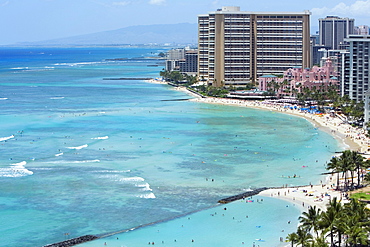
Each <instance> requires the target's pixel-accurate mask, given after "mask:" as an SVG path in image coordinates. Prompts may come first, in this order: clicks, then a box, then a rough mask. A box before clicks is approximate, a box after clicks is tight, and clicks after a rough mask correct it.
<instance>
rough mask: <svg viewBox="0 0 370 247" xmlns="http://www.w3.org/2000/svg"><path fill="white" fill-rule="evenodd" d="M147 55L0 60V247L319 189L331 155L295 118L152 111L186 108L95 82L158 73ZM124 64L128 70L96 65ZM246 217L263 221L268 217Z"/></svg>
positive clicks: (197, 107)
mask: <svg viewBox="0 0 370 247" xmlns="http://www.w3.org/2000/svg"><path fill="white" fill-rule="evenodd" d="M158 51H162V49H157V48H155V49H154V48H153V49H149V48H146V49H142V48H125V49H118V48H70V49H67V48H63V49H55V48H48V49H43V48H37V49H30V48H25V49H10V48H9V49H2V50H1V51H0V52H1V55H2V56H0V57H1V61H0V98H1V99H3V100H1V101H0V111H1V113H2V114H1V115H0V126H1V128H0V151H1V154H2V155H1V156H0V188H1V189H0V207H1V211H0V222H1V223H0V224H1V227H0V245H2V244H3V243H6V245H4V246H19V244H20V243H22V246H42V245H44V244H48V243H52V242H58V241H62V240H64V239H65V238H66V236H68V237H78V236H81V235H85V234H102V233H107V232H113V231H118V230H122V229H129V228H132V227H137V226H139V225H142V224H147V223H150V222H154V221H158V220H163V219H168V218H172V217H176V216H178V215H182V214H184V213H188V212H193V211H195V210H199V209H203V208H207V207H209V206H213V205H215V204H216V202H217V201H218V200H219V199H221V198H224V197H227V196H230V195H234V194H238V193H241V192H243V191H245V190H247V189H249V188H256V187H264V186H282V185H286V184H288V185H303V184H309V183H310V182H311V183H316V182H318V181H319V180H321V179H323V178H322V177H320V174H321V173H322V172H323V171H324V164H325V162H326V161H327V160H329V159H330V157H331V156H332V155H333V153H334V152H335V151H338V149H340V147H339V146H338V143H337V142H336V141H335V140H334V139H333V138H332V137H331V136H330V135H328V134H326V133H323V132H321V131H318V130H317V129H315V128H314V126H313V125H312V124H311V123H309V122H308V121H306V120H304V119H302V118H297V117H293V116H289V115H284V114H279V113H275V112H270V111H262V110H255V109H246V108H241V107H231V106H218V105H208V104H201V103H196V102H189V101H163V100H171V99H183V98H189V97H190V96H189V95H186V94H184V93H183V92H180V91H176V90H173V89H172V88H171V87H170V86H165V85H157V84H148V83H145V82H142V81H122V80H103V78H107V77H117V78H119V77H155V76H157V75H158V71H159V70H161V67H148V66H147V65H153V64H157V63H160V61H158V60H147V59H144V57H145V56H150V55H153V54H152V53H155V52H158ZM130 57H135V58H136V59H126V60H115V61H111V60H109V61H107V60H105V59H107V58H130ZM294 174H296V178H293V175H294ZM267 200H268V199H266V202H267ZM276 203H278V202H276ZM266 204H267V203H266ZM274 204H275V203H274ZM285 204H286V203H284V202H282V203H281V207H284V205H285ZM236 205H237V203H236ZM251 205H253V204H251ZM256 205H257V204H256ZM243 206H245V205H244V204H243ZM248 206H249V204H248ZM257 208H258V209H256V210H253V211H256V212H258V213H259V214H262V215H266V212H268V211H270V210H272V208H270V209H267V211H266V209H262V206H261V205H260V206H259V207H257ZM237 211H239V210H235V212H237ZM207 214H208V213H207V212H205V213H204V215H205V216H204V217H206V215H207ZM200 215H201V216H200V217H198V216H197V217H196V218H200V219H203V216H202V215H203V212H202V213H201V214H200ZM296 215H297V212H294V213H292V214H291V218H293V216H294V217H296ZM206 218H207V219H208V217H206ZM212 219H213V218H212ZM214 219H216V218H214ZM178 220H181V219H178ZM285 220H286V219H284V220H283V221H285ZM171 222H172V221H169V222H168V224H172V223H171ZM251 222H252V223H251V226H253V225H256V223H257V222H254V221H252V220H251ZM222 224H224V223H222ZM231 224H232V223H231ZM243 224H244V223H243ZM153 227H154V226H153ZM155 227H156V226H155ZM158 227H159V226H158ZM160 227H161V229H162V231H165V229H166V227H162V225H161V226H160ZM197 227H199V228H200V229H202V226H200V225H199V226H197ZM144 229H145V228H143V229H141V230H140V231H145V232H146V231H149V230H144ZM169 230H170V229H169ZM277 230H278V229H274V230H273V231H274V232H275V231H277ZM140 231H139V230H138V231H137V232H138V233H135V232H136V231H133V232H131V233H130V234H132V236H133V237H132V239H136V237H135V234H139V235H140ZM66 234H67V235H66ZM145 234H147V233H145ZM168 234H170V233H168ZM191 234H192V233H189V236H190V235H191ZM194 234H195V233H194ZM204 234H205V233H204ZM207 234H208V232H207ZM162 238H164V239H166V240H167V239H169V238H167V237H166V235H163V237H162ZM220 238H222V236H220ZM252 238H254V235H253V236H252ZM256 238H257V237H256ZM151 239H153V240H151ZM151 239H149V238H148V240H145V241H143V242H144V243H145V244H147V242H148V241H154V236H153V237H151ZM179 239H180V238H179ZM155 240H156V241H157V239H155ZM158 241H162V240H161V239H159V238H158ZM199 241H200V240H199ZM219 241H220V240H219ZM238 241H239V242H240V243H241V241H240V240H238ZM245 241H247V240H245ZM248 242H250V239H248ZM134 246H137V245H134ZM261 246H262V245H261Z"/></svg>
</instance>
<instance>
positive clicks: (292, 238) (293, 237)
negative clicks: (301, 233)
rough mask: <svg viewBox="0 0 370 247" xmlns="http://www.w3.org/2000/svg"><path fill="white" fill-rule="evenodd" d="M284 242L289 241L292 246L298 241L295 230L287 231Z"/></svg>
mask: <svg viewBox="0 0 370 247" xmlns="http://www.w3.org/2000/svg"><path fill="white" fill-rule="evenodd" d="M286 242H291V243H292V247H293V246H294V244H296V243H298V235H297V233H295V232H292V233H289V234H288V236H287V237H286Z"/></svg>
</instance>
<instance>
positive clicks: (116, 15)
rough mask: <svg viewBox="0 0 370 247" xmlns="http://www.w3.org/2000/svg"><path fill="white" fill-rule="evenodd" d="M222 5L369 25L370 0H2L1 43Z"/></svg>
mask: <svg viewBox="0 0 370 247" xmlns="http://www.w3.org/2000/svg"><path fill="white" fill-rule="evenodd" d="M222 6H240V8H241V10H242V11H269V12H271V11H303V10H309V11H311V12H312V15H311V27H312V28H311V33H314V32H315V31H318V19H319V18H323V17H326V16H327V15H337V16H340V17H349V18H354V19H355V25H356V26H358V25H370V18H369V17H368V13H370V0H356V1H353V0H342V1H340V2H338V1H337V0H325V1H319V0H312V1H306V2H302V1H293V0H285V1H283V2H281V1H271V0H269V1H252V0H202V1H199V0H124V1H123V0H63V1H61V0H27V1H24V0H0V21H1V23H2V25H0V32H1V36H0V45H6V44H14V43H18V42H34V41H42V40H49V39H57V38H64V37H71V36H76V35H83V34H90V33H95V32H101V31H108V30H115V29H119V28H123V27H128V26H135V25H151V24H176V23H196V22H197V16H198V15H199V14H204V13H208V12H211V11H215V10H216V9H218V8H221V7H222Z"/></svg>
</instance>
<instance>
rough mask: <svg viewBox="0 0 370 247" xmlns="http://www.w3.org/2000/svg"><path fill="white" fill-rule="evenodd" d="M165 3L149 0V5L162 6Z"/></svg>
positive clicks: (158, 0) (163, 1)
mask: <svg viewBox="0 0 370 247" xmlns="http://www.w3.org/2000/svg"><path fill="white" fill-rule="evenodd" d="M165 3H166V0H150V1H149V4H153V5H164V4H165Z"/></svg>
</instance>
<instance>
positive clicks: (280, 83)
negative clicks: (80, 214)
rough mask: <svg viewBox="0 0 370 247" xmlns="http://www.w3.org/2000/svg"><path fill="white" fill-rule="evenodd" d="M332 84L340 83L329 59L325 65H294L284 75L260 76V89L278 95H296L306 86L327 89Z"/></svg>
mask: <svg viewBox="0 0 370 247" xmlns="http://www.w3.org/2000/svg"><path fill="white" fill-rule="evenodd" d="M331 85H335V86H336V85H338V78H337V72H336V71H335V69H334V65H333V63H332V61H331V60H329V59H328V60H327V61H326V62H325V64H324V66H323V67H318V66H313V67H312V69H309V68H305V69H302V68H301V67H293V68H290V69H288V70H286V71H285V72H284V75H283V77H277V76H275V75H264V76H261V77H259V78H258V86H259V90H261V91H267V92H269V91H270V92H276V93H277V96H296V95H297V94H298V93H301V92H302V91H303V90H304V88H308V89H310V90H312V89H317V90H319V89H320V90H326V89H327V88H328V87H329V86H331Z"/></svg>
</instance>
